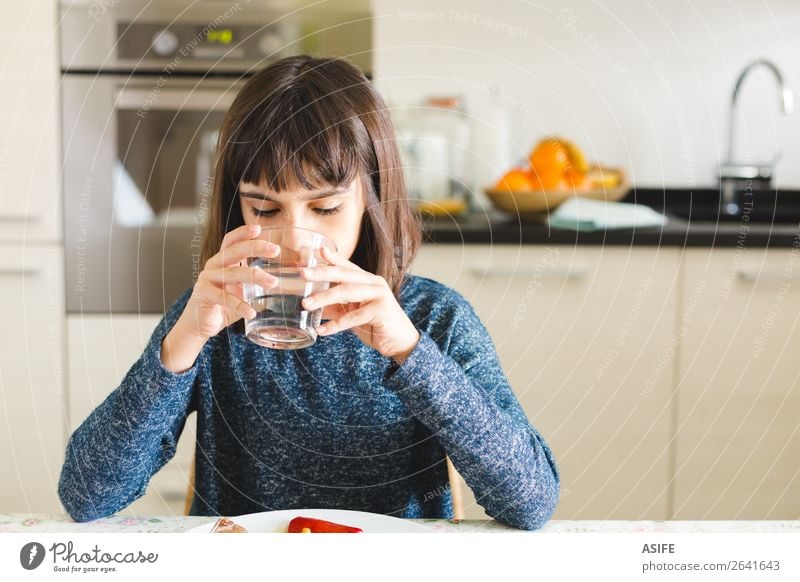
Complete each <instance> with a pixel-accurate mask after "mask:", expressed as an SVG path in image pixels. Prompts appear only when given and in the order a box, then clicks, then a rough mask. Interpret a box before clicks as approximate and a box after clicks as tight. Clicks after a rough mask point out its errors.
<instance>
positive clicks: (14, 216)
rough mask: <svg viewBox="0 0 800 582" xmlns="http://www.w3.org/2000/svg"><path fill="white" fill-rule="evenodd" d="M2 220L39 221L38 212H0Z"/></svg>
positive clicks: (0, 219)
mask: <svg viewBox="0 0 800 582" xmlns="http://www.w3.org/2000/svg"><path fill="white" fill-rule="evenodd" d="M0 221H2V222H38V221H39V215H38V214H0Z"/></svg>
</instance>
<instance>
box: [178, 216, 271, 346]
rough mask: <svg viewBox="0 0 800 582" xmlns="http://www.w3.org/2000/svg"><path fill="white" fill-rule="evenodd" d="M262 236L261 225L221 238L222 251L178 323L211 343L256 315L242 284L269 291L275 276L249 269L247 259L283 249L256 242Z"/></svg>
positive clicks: (208, 265) (212, 260)
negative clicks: (216, 336)
mask: <svg viewBox="0 0 800 582" xmlns="http://www.w3.org/2000/svg"><path fill="white" fill-rule="evenodd" d="M260 233H261V227H260V225H252V226H248V225H244V226H240V227H238V228H235V229H234V230H232V231H230V232H229V233H227V234H226V235H225V237H224V238H223V239H222V244H221V246H220V250H219V252H218V253H217V254H216V255H214V256H213V257H211V258H210V259H208V261H206V264H205V267H204V268H203V271H202V272H201V273H200V275H199V276H198V278H197V283H195V285H194V290H193V291H192V296H191V297H190V298H189V301H188V302H187V303H186V308H185V309H184V310H183V313H182V314H181V317H180V318H179V320H178V323H181V324H182V325H183V326H184V327H185V328H186V329H188V330H190V331H191V333H192V334H193V335H194V336H195V337H199V338H202V339H203V340H204V341H205V340H208V338H210V337H213V336H215V335H217V334H218V333H219V332H220V331H222V330H223V329H224V328H226V327H228V326H229V325H231V324H232V323H235V322H236V321H239V320H240V319H241V318H242V317H245V318H247V319H252V318H253V317H255V316H256V312H255V310H254V309H253V308H252V307H250V306H249V305H248V304H247V302H246V301H245V300H244V296H243V291H242V283H255V284H256V285H260V286H261V287H264V288H267V289H269V288H272V287H274V286H275V285H276V284H277V278H276V277H273V276H272V275H270V274H268V273H266V272H265V271H262V270H261V269H258V268H254V267H248V266H246V262H245V259H246V258H247V257H256V256H260V257H270V258H271V257H276V256H277V255H278V254H279V253H280V247H279V246H278V245H276V244H274V243H271V242H269V241H265V240H253V239H255V237H257V236H258V235H259V234H260ZM176 326H177V323H176Z"/></svg>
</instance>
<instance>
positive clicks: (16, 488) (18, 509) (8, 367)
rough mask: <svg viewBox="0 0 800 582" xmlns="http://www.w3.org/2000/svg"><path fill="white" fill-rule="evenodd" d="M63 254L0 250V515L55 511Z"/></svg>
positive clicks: (44, 249)
mask: <svg viewBox="0 0 800 582" xmlns="http://www.w3.org/2000/svg"><path fill="white" fill-rule="evenodd" d="M63 262H64V257H63V251H62V250H61V248H59V247H56V246H49V245H48V246H35V245H26V246H21V245H20V246H17V245H8V246H0V317H1V318H2V321H3V330H5V331H4V333H3V334H2V335H1V336H0V344H2V345H1V346H0V403H2V406H0V411H2V413H1V414H2V416H0V462H2V466H3V478H2V479H0V511H2V512H8V513H46V512H59V511H60V508H61V505H60V503H59V501H58V494H57V485H58V477H59V473H60V470H61V464H62V462H63V459H64V445H65V442H66V439H65V436H66V435H65V432H64V427H65V421H64V407H63V396H64V390H65V386H64V363H63V353H62V346H63V335H64V324H63V321H64V292H63V280H64V277H63V272H62V271H63Z"/></svg>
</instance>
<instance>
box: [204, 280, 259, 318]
mask: <svg viewBox="0 0 800 582" xmlns="http://www.w3.org/2000/svg"><path fill="white" fill-rule="evenodd" d="M200 298H201V299H204V300H205V301H208V302H209V303H212V304H214V305H221V306H222V307H225V308H226V309H227V310H228V311H229V312H230V313H236V314H238V315H239V317H238V318H236V319H233V320H232V321H230V322H229V323H228V325H230V324H231V323H233V322H234V321H238V320H239V319H241V318H242V317H246V318H247V319H252V318H253V317H255V315H256V311H255V309H253V308H252V307H250V306H249V305H248V304H247V302H246V301H245V300H244V299H242V298H241V297H237V296H236V295H234V294H233V293H230V292H228V291H226V290H225V289H223V288H221V287H216V286H213V285H203V286H202V287H201V291H200ZM226 315H229V313H227V312H226Z"/></svg>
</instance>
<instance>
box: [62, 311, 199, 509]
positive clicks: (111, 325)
mask: <svg viewBox="0 0 800 582" xmlns="http://www.w3.org/2000/svg"><path fill="white" fill-rule="evenodd" d="M160 320H161V316H159V315H83V316H80V315H71V316H69V317H68V318H67V328H68V334H69V335H68V337H69V346H70V350H69V385H70V391H69V430H70V434H71V433H72V431H74V430H75V429H76V428H78V426H80V424H81V423H82V422H83V420H84V419H85V418H86V417H87V416H89V413H91V411H92V410H93V409H94V408H95V407H96V406H98V405H99V404H100V403H102V402H103V400H105V398H106V397H107V396H108V395H109V394H110V393H111V391H112V390H114V389H115V388H117V386H119V384H120V382H121V381H122V378H123V377H124V376H125V374H126V373H127V372H128V370H129V369H130V367H131V366H132V365H133V363H134V362H136V360H138V359H139V357H140V356H141V355H142V352H143V351H144V348H145V346H146V344H147V341H148V340H149V339H150V336H151V334H152V333H153V330H154V329H155V327H156V325H157V324H158V322H159V321H160ZM195 426H196V415H195V414H192V415H190V416H189V419H188V420H187V421H186V426H185V428H184V430H183V434H182V435H181V438H180V440H179V441H178V449H177V452H176V453H175V457H173V459H172V460H171V461H170V462H169V463H167V464H166V465H165V466H164V467H163V468H162V469H161V471H159V472H158V473H156V475H155V476H154V477H153V478H152V479H151V480H150V484H149V485H148V488H147V492H146V493H145V495H144V496H143V497H141V498H140V499H138V500H137V501H135V502H133V503H132V504H131V505H129V506H128V507H127V508H126V509H125V510H123V511H122V512H121V513H123V514H126V515H180V514H183V510H184V500H185V498H186V492H187V487H188V482H189V469H190V467H191V463H192V459H193V455H194V445H195V434H196V433H195Z"/></svg>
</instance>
